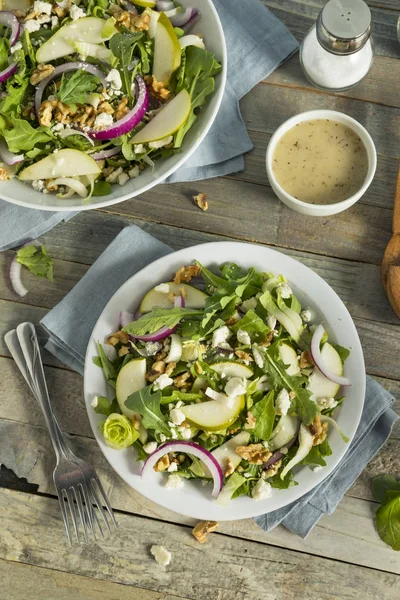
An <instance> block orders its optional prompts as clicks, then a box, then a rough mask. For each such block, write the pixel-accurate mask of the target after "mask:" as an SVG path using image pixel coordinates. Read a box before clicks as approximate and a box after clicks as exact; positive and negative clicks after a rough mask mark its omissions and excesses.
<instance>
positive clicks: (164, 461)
mask: <svg viewBox="0 0 400 600" xmlns="http://www.w3.org/2000/svg"><path fill="white" fill-rule="evenodd" d="M170 464H171V461H170V459H169V455H168V454H164V456H162V457H161V458H159V459H158V461H157V462H156V464H155V465H154V467H153V469H154V470H155V471H157V472H160V471H165V470H166V469H168V467H169V466H170Z"/></svg>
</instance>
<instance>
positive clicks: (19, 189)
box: [0, 0, 227, 211]
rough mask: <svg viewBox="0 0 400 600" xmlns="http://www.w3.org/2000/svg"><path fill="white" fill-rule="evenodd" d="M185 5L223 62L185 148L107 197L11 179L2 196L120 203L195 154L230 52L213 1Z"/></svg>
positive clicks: (55, 205) (39, 202)
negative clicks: (67, 193)
mask: <svg viewBox="0 0 400 600" xmlns="http://www.w3.org/2000/svg"><path fill="white" fill-rule="evenodd" d="M179 4H180V5H182V6H183V7H185V8H188V7H194V8H198V9H199V10H200V12H201V19H200V20H199V21H198V23H196V25H195V26H194V27H193V29H192V30H191V33H201V34H202V36H203V39H204V43H205V46H206V49H207V50H209V51H210V52H213V53H214V54H215V58H216V59H217V60H218V62H220V63H221V64H222V70H221V73H219V74H218V75H217V76H216V77H215V89H214V92H213V93H212V94H211V95H210V96H209V98H208V100H207V103H206V105H205V106H204V107H203V108H202V109H201V112H200V113H199V116H198V119H197V121H196V122H195V124H194V125H193V127H191V129H190V130H189V132H188V133H187V135H186V136H185V139H184V141H183V144H182V151H181V152H178V153H176V154H173V155H172V156H170V157H168V158H165V159H160V160H158V161H156V162H155V165H154V168H153V169H152V168H151V167H149V168H147V169H146V170H145V171H143V173H141V175H140V176H139V177H137V178H136V179H131V180H129V181H128V182H127V183H126V184H125V185H124V186H120V185H118V184H115V185H113V188H112V193H111V194H109V195H108V196H92V198H91V199H90V202H86V203H85V202H84V200H83V199H82V198H78V197H75V196H74V197H72V198H70V199H69V200H68V199H62V198H57V196H56V194H43V193H42V192H38V191H36V190H34V189H33V188H32V186H30V185H29V182H28V183H26V182H23V181H19V180H18V179H11V180H8V181H4V182H1V186H0V198H1V199H3V200H7V202H11V203H12V204H18V205H20V206H27V207H28V208H36V209H40V210H50V211H76V210H90V209H94V208H101V207H104V206H111V205H112V204H118V202H122V201H123V200H128V199H129V198H133V197H134V196H138V195H139V194H143V192H146V191H147V190H149V189H150V188H152V187H154V186H155V185H158V184H159V183H161V182H162V181H164V179H166V178H167V177H168V176H169V175H171V174H172V173H174V172H175V171H176V170H177V169H179V167H181V166H182V165H183V163H184V162H186V161H187V159H188V158H189V157H190V156H191V155H192V154H193V152H194V151H195V150H196V149H197V148H198V146H199V145H200V144H201V142H202V141H203V139H204V138H205V136H206V135H207V133H208V131H209V129H210V127H211V125H212V124H213V122H214V120H215V117H216V116H217V113H218V109H219V107H220V105H221V101H222V96H223V94H224V89H225V82H226V69H227V54H226V46H225V37H224V32H223V29H222V25H221V22H220V20H219V17H218V13H217V11H216V9H215V7H214V4H213V3H212V1H211V0H195V1H194V0H179Z"/></svg>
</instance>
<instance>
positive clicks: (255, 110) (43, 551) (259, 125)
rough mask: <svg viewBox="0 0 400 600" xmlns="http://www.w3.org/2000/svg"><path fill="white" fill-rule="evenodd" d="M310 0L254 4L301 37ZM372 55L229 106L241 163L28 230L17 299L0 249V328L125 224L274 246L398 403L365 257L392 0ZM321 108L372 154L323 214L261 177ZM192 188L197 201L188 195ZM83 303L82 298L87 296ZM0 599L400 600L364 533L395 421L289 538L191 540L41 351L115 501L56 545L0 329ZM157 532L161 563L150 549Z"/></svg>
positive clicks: (371, 257)
mask: <svg viewBox="0 0 400 600" xmlns="http://www.w3.org/2000/svg"><path fill="white" fill-rule="evenodd" d="M323 3H324V0H302V1H300V0H297V1H296V0H293V1H290V0H268V1H267V2H266V4H267V5H268V6H269V7H270V8H271V9H272V10H273V11H274V12H275V14H277V16H278V17H280V18H281V19H282V20H283V21H284V22H285V23H286V24H287V25H288V26H289V27H290V28H291V30H292V31H293V33H294V34H295V35H296V36H297V37H298V39H299V40H301V39H302V38H303V36H304V35H305V33H306V31H307V30H308V28H309V27H310V26H311V24H312V22H313V21H314V20H315V19H316V16H317V14H318V11H319V9H320V7H321V6H322V5H323ZM369 4H370V5H371V10H372V14H373V20H374V34H375V45H376V54H377V56H376V59H375V62H374V65H373V68H372V70H371V72H370V74H369V75H368V77H367V79H366V80H365V81H364V82H363V83H362V84H361V85H359V86H358V87H356V88H355V89H352V90H349V91H347V92H344V93H342V94H337V95H332V94H327V93H324V92H321V91H318V90H316V89H312V88H311V87H310V85H309V84H308V83H307V81H306V80H305V79H304V77H303V76H302V74H301V72H300V69H299V62H298V56H295V57H293V58H292V59H291V60H290V61H289V62H288V63H287V64H285V65H284V66H283V67H281V68H280V69H278V70H277V71H276V72H275V73H274V74H273V75H272V76H271V77H269V78H268V80H267V81H264V82H262V83H261V84H260V85H258V86H257V87H256V88H255V89H254V90H253V91H252V92H251V93H250V94H249V95H248V96H247V97H246V98H244V100H243V102H242V111H243V115H244V118H245V119H246V122H247V124H248V129H249V132H250V136H251V138H252V140H253V143H254V150H253V151H252V152H250V153H249V154H248V155H247V156H246V168H245V171H244V172H242V173H238V174H237V175H234V176H230V177H224V178H220V179H216V180H212V181H205V182H199V183H187V184H185V183H184V184H175V185H168V186H164V185H163V186H159V187H157V188H156V189H153V190H150V191H149V192H147V193H145V194H143V195H142V196H140V197H138V198H134V199H133V200H131V201H128V202H124V203H122V204H118V205H116V206H112V207H111V208H109V209H104V210H97V211H93V212H84V213H82V214H81V215H79V216H77V217H75V218H74V219H72V220H71V221H69V222H68V223H64V224H61V225H59V226H58V227H56V228H55V229H54V230H53V231H51V232H49V233H48V234H47V235H45V236H43V237H42V238H41V241H42V242H43V243H44V244H46V247H47V248H48V250H49V252H50V253H51V255H52V256H53V257H54V259H55V261H54V262H55V269H54V270H55V282H54V283H53V284H52V283H49V282H47V281H43V280H40V279H37V278H35V277H34V276H30V274H29V273H24V279H25V280H26V284H27V286H28V288H29V289H30V292H29V294H28V295H27V296H26V297H25V298H24V299H23V300H20V299H17V298H16V296H15V294H14V293H13V292H12V291H11V289H10V286H9V283H8V278H7V276H6V267H7V265H8V263H9V261H10V259H11V256H12V252H11V251H10V252H6V253H4V254H2V255H0V262H1V264H2V267H3V268H2V269H1V274H0V279H1V284H0V294H1V296H0V320H1V331H2V333H4V332H6V331H7V330H8V329H10V328H11V327H14V326H16V325H17V324H18V323H19V322H21V321H25V320H29V321H32V322H33V323H38V322H39V320H40V319H41V318H42V317H43V315H44V314H45V313H46V312H47V311H48V310H49V309H51V308H52V307H53V306H54V305H55V304H57V302H59V301H60V300H61V299H62V298H63V296H65V294H67V293H68V291H69V290H70V289H71V288H72V287H73V286H74V285H75V284H76V283H77V282H78V281H79V280H80V278H81V277H82V276H83V275H84V273H85V272H86V271H87V269H88V268H89V267H90V265H91V264H92V263H93V261H95V260H96V258H97V257H98V256H99V254H100V253H101V252H102V251H103V250H104V249H105V248H106V247H107V245H108V244H109V243H110V242H111V240H112V239H113V238H114V237H115V236H116V235H117V233H118V232H119V231H120V230H121V229H122V228H123V227H125V226H126V225H129V224H131V223H135V224H137V225H138V226H139V227H141V228H143V229H145V230H146V231H148V232H149V233H151V234H153V235H154V236H156V237H157V238H159V239H161V240H162V241H164V242H166V243H168V244H169V245H171V246H172V247H173V248H175V249H178V248H182V247H186V246H189V245H193V244H198V243H202V242H208V241H214V240H222V239H227V238H229V239H239V240H245V241H249V242H256V243H259V244H265V245H269V246H273V247H275V248H279V249H280V250H281V251H282V252H285V253H288V254H290V255H291V256H294V257H296V258H297V259H299V260H300V261H302V262H304V263H305V264H306V265H308V266H309V267H311V268H312V269H314V270H315V271H316V272H317V273H319V274H320V275H322V277H324V278H325V279H326V280H327V281H328V283H329V284H330V285H331V286H332V287H333V288H334V289H335V290H336V291H337V292H338V294H339V295H340V296H341V298H342V299H343V300H344V302H345V303H346V305H347V307H348V309H349V310H350V312H351V314H352V316H353V318H354V321H355V323H356V326H357V329H358V332H359V334H360V337H361V341H362V344H363V348H364V353H365V360H366V366H367V372H368V373H369V374H370V375H372V376H373V377H375V378H376V379H377V380H378V381H379V382H380V383H382V385H383V386H384V387H385V388H386V389H388V390H390V391H391V392H392V393H393V394H394V396H395V397H397V398H399V400H398V401H397V409H399V410H400V361H399V352H400V336H399V333H400V326H399V322H398V320H397V319H396V318H395V316H394V314H393V313H392V311H391V309H390V306H389V304H388V302H387V299H386V297H385V295H384V293H383V291H382V288H381V285H380V279H379V264H380V261H381V258H382V255H383V251H384V248H385V246H386V244H387V242H388V240H389V238H390V233H391V217H392V204H393V197H394V186H395V179H396V170H397V165H398V154H399V147H400V108H399V107H400V61H399V56H400V44H399V43H398V42H397V39H396V21H397V17H398V13H399V8H400V4H399V0H372V1H371V2H369ZM317 108H330V109H336V110H340V111H343V112H345V113H348V114H350V115H351V116H353V117H355V118H356V119H358V120H359V121H361V123H363V125H365V126H366V127H367V129H368V130H369V132H370V133H371V135H372V137H373V138H374V140H375V144H376V147H377V151H378V169H377V172H376V176H375V179H374V182H373V183H372V185H371V187H370V189H369V190H368V192H367V194H366V195H365V196H364V197H363V198H362V200H361V201H360V202H359V203H358V204H356V205H355V206H354V207H353V208H351V209H350V210H348V211H346V212H344V213H342V214H339V215H335V216H333V217H329V218H310V217H306V216H303V215H299V214H296V213H294V212H291V211H290V210H289V209H288V208H286V207H285V206H284V205H283V204H281V203H280V202H279V201H278V200H277V198H276V197H275V196H274V194H273V193H272V191H271V188H270V187H269V185H268V182H267V177H266V173H265V168H264V155H265V149H266V146H267V143H268V140H269V138H270V136H271V134H272V133H273V131H274V130H275V129H276V127H277V126H278V125H279V124H280V123H282V121H284V120H285V119H287V118H288V117H290V116H292V115H294V114H296V113H298V112H302V111H304V110H308V109H317ZM197 192H206V193H207V194H208V199H209V205H210V207H209V210H208V212H206V213H203V212H201V211H200V210H198V209H197V208H196V207H194V206H193V204H192V201H191V196H192V194H193V193H197ZM88 302H90V298H88ZM0 353H1V356H0V372H1V383H0V386H1V388H0V450H1V452H0V455H1V456H2V457H4V465H5V467H7V465H9V466H10V465H11V466H12V468H13V472H12V471H10V470H7V469H6V468H5V467H4V466H3V467H2V471H1V476H0V486H1V487H0V578H1V581H2V583H1V590H2V592H1V593H0V595H1V596H2V597H4V598H5V599H6V598H7V600H14V599H15V600H16V599H18V600H19V599H22V598H26V597H29V598H31V599H32V600H36V599H38V600H39V599H40V600H48V599H50V600H52V599H53V598H54V599H55V598H57V600H64V599H66V598H68V599H75V598H81V599H89V598H94V599H96V600H100V599H102V598H104V599H107V600H112V599H118V600H122V599H123V598H129V599H134V600H158V599H161V598H162V599H163V600H177V599H178V598H185V599H189V598H190V599H195V600H211V599H212V600H214V599H215V600H217V599H218V600H228V599H229V600H242V599H246V600H250V599H254V600H258V599H260V600H261V599H262V600H263V599H268V600H272V599H285V600H286V599H292V598H307V599H308V598H310V599H311V598H312V599H314V600H315V599H316V600H320V599H328V598H329V599H332V598H346V599H348V598H351V599H359V598H363V600H369V599H371V600H373V599H376V598H385V600H389V599H393V600H395V599H398V598H399V597H400V577H399V574H400V555H399V554H398V553H396V552H394V551H392V550H391V549H390V548H389V547H388V546H385V545H384V544H383V543H382V542H381V541H380V539H379V537H378V535H377V534H376V532H375V529H374V523H373V515H374V511H375V510H376V507H377V505H376V503H375V502H374V501H373V498H372V495H371V491H370V481H371V477H372V476H373V475H375V474H377V473H383V472H387V473H393V474H396V473H397V475H398V474H399V471H400V458H399V456H400V453H399V450H400V424H398V425H397V427H395V430H394V432H393V435H392V437H391V439H390V441H389V442H388V443H387V444H386V446H385V447H384V448H383V449H382V451H381V452H380V453H379V455H378V456H377V457H376V458H375V459H374V460H372V461H371V463H370V464H369V465H368V467H367V468H366V469H365V471H364V472H363V473H362V474H361V476H360V477H359V479H358V480H357V482H356V483H355V484H354V486H353V487H352V488H351V489H350V490H349V491H348V493H347V494H346V496H345V497H344V498H343V500H342V502H341V503H340V505H339V507H338V509H337V510H336V512H335V514H334V515H332V516H331V517H326V518H323V519H322V520H321V521H320V523H319V524H318V525H317V526H316V527H315V529H314V531H313V532H312V533H311V535H310V536H309V537H308V538H307V540H302V539H300V538H298V537H296V536H294V535H292V534H290V533H288V532H287V531H286V530H284V529H283V528H278V529H276V530H275V531H273V532H271V533H269V534H266V533H264V532H263V531H262V530H261V529H259V528H258V527H257V526H256V525H255V523H254V522H253V521H251V520H246V521H237V522H233V523H224V524H221V526H220V527H219V529H218V532H217V533H215V534H213V535H212V536H210V538H209V541H208V542H207V544H205V545H204V546H202V545H200V544H199V543H198V542H197V541H196V540H195V539H194V537H193V536H192V535H191V532H190V530H191V526H192V525H193V523H192V521H191V519H187V518H185V517H181V516H179V515H177V514H174V513H171V512H168V511H166V510H163V509H161V508H160V507H158V506H156V505H155V504H151V503H150V502H149V501H147V500H146V499H145V498H143V497H141V496H139V495H138V494H137V493H135V492H134V491H133V490H131V489H129V488H128V487H127V486H126V485H125V484H124V483H123V482H122V481H121V479H119V477H118V476H117V475H116V474H115V473H114V472H113V471H112V470H111V469H110V467H109V466H108V464H107V462H106V461H105V459H104V458H103V456H102V454H101V452H100V450H99V448H98V446H97V444H96V442H95V441H94V439H93V434H92V431H91V429H90V426H89V422H88V419H87V416H86V411H85V408H84V403H83V394H82V378H81V377H80V376H79V375H77V374H76V373H74V372H72V371H70V370H68V369H66V368H65V366H63V365H62V364H60V363H59V362H57V361H56V360H55V359H54V358H53V357H51V356H50V355H49V354H47V355H46V356H45V362H46V372H47V377H48V382H49V387H50V391H51V394H52V397H53V402H54V405H55V409H56V413H57V416H58V417H59V421H60V424H61V426H62V429H63V430H64V431H66V432H68V433H69V434H70V435H71V443H72V444H73V446H74V447H75V449H76V452H77V453H78V454H81V455H82V456H85V455H87V456H88V457H89V459H90V460H91V461H92V463H93V464H94V465H95V467H96V469H97V470H98V472H99V474H100V476H101V478H102V480H103V482H104V484H105V488H106V490H107V492H108V496H109V498H110V500H111V503H112V505H113V507H114V509H115V511H116V512H117V517H118V521H119V526H120V527H119V532H118V534H116V535H113V536H112V537H109V538H108V539H106V540H104V541H103V542H101V543H98V544H96V545H90V546H86V547H78V548H74V549H72V550H71V549H69V548H68V547H67V545H66V541H65V536H64V528H63V524H62V521H61V516H60V512H59V507H58V501H57V499H56V498H55V491H54V488H53V484H52V470H53V467H54V455H53V451H52V448H51V444H50V440H49V436H48V433H47V430H46V429H45V427H44V423H43V417H42V414H41V413H40V411H39V409H38V408H37V406H36V404H35V401H34V400H33V398H32V397H31V395H30V394H29V393H28V392H27V388H26V386H25V384H24V382H23V380H22V378H21V377H20V376H19V373H18V371H17V369H16V367H15V365H14V364H13V362H12V360H10V358H9V355H8V352H7V349H6V348H5V345H4V341H3V335H1V336H0ZM155 543H161V544H163V545H165V546H166V547H167V548H168V549H169V550H170V551H171V552H172V554H173V559H172V562H171V564H170V566H169V567H168V568H167V569H166V570H164V568H162V567H160V566H158V565H157V564H156V563H155V562H154V560H153V558H152V557H151V556H150V553H149V548H150V546H151V545H152V544H155Z"/></svg>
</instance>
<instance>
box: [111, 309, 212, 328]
mask: <svg viewBox="0 0 400 600" xmlns="http://www.w3.org/2000/svg"><path fill="white" fill-rule="evenodd" d="M202 314H203V311H202V310H195V309H192V308H154V309H153V310H152V311H150V312H149V313H147V314H144V315H142V316H141V317H140V319H138V320H137V321H132V323H129V324H128V325H127V326H126V327H124V328H123V331H125V332H126V333H129V334H130V335H145V334H147V333H154V332H155V331H157V330H158V329H161V327H169V328H171V329H172V328H173V327H175V325H177V324H178V323H179V321H180V320H181V319H184V318H186V317H198V316H201V315H202Z"/></svg>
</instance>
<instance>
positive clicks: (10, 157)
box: [0, 140, 25, 166]
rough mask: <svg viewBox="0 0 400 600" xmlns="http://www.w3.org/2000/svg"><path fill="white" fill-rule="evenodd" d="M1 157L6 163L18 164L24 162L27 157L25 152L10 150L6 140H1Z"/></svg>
mask: <svg viewBox="0 0 400 600" xmlns="http://www.w3.org/2000/svg"><path fill="white" fill-rule="evenodd" d="M0 158H1V160H2V161H3V162H5V163H6V165H10V166H11V165H16V164H18V163H20V162H22V161H23V160H24V158H25V156H24V155H23V154H18V155H17V154H13V153H12V152H10V151H9V149H8V146H7V144H6V142H5V140H0Z"/></svg>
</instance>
